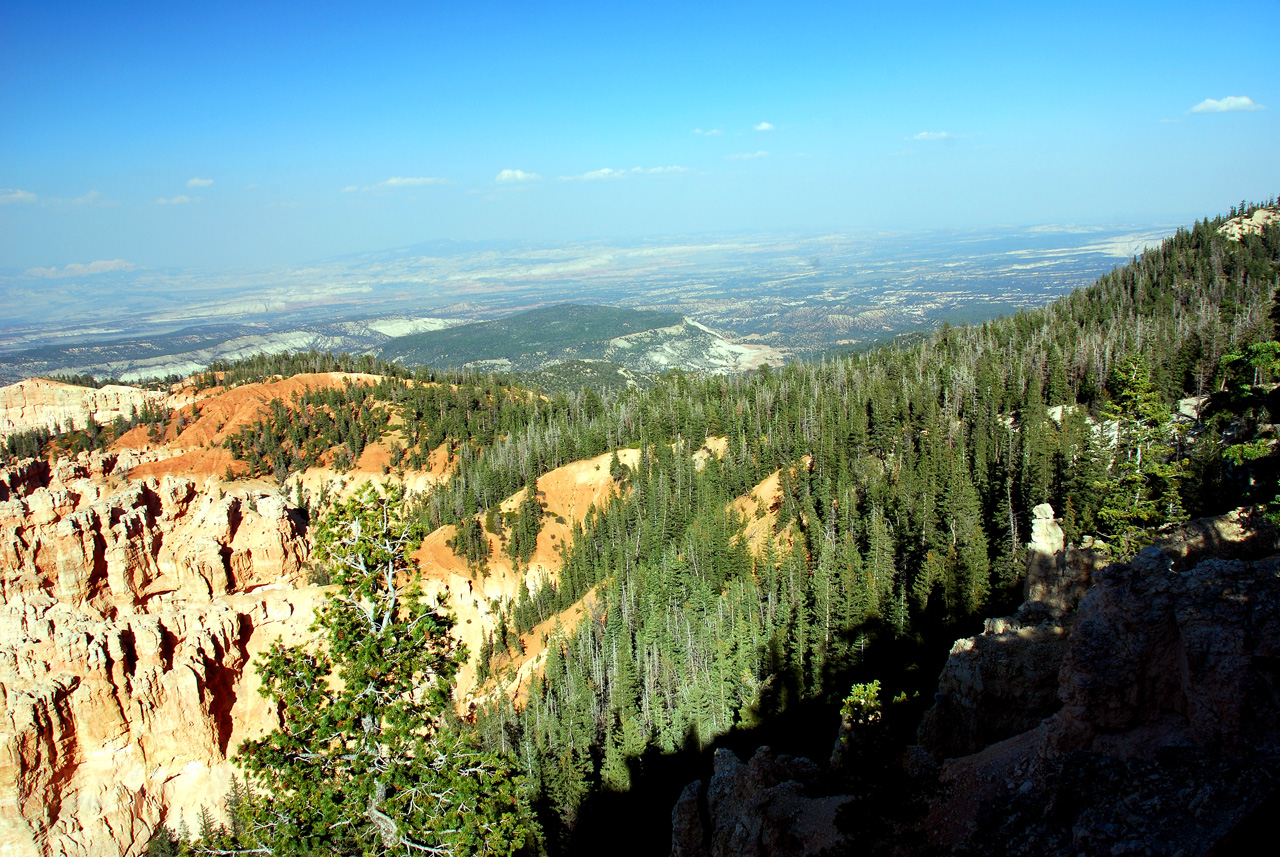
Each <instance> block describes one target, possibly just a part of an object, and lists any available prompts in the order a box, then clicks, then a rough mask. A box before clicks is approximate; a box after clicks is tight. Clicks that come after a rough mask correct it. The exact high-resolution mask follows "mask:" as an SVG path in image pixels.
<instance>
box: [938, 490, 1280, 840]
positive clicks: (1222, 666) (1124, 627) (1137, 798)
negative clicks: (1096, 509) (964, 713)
mask: <svg viewBox="0 0 1280 857" xmlns="http://www.w3.org/2000/svg"><path fill="white" fill-rule="evenodd" d="M1276 547H1277V543H1276V529H1275V527H1274V526H1272V525H1271V524H1270V523H1269V522H1268V521H1266V520H1265V518H1263V517H1262V516H1260V515H1255V514H1252V513H1250V512H1249V511H1243V510H1242V511H1237V512H1235V513H1232V514H1230V515H1225V516H1222V517H1219V518H1213V519H1206V520H1203V521H1198V522H1194V523H1192V524H1188V525H1186V526H1184V527H1181V528H1179V529H1176V530H1173V531H1170V532H1166V533H1165V534H1164V535H1163V536H1162V537H1161V538H1160V539H1159V540H1158V541H1157V542H1156V544H1155V545H1153V546H1152V547H1149V548H1147V549H1146V550H1144V551H1142V552H1141V553H1140V554H1139V555H1138V556H1137V557H1135V558H1134V559H1133V560H1131V561H1129V562H1123V563H1114V564H1111V565H1108V566H1106V567H1105V568H1103V569H1099V570H1097V571H1095V572H1094V573H1093V575H1092V577H1093V585H1092V586H1091V587H1090V588H1089V590H1088V592H1087V594H1086V595H1085V597H1084V598H1083V599H1081V600H1080V602H1079V605H1078V608H1077V610H1076V611H1075V618H1074V620H1073V621H1072V622H1071V623H1070V624H1071V627H1072V631H1071V634H1070V637H1069V639H1068V642H1067V647H1066V652H1065V655H1064V657H1063V659H1062V664H1061V668H1060V670H1059V672H1058V696H1059V698H1060V700H1061V703H1062V705H1061V709H1060V710H1059V711H1057V712H1056V713H1055V714H1053V715H1052V716H1051V717H1049V718H1047V719H1046V720H1045V721H1044V722H1042V723H1040V724H1038V725H1036V726H1035V727H1034V728H1031V729H1029V730H1028V731H1025V732H1023V733H1022V734H1020V735H1016V736H1014V737H1011V738H1009V739H1008V740H1004V741H1001V742H998V743H994V744H992V745H991V746H988V747H985V748H983V749H981V750H980V751H979V752H976V753H974V754H972V755H968V756H964V757H962V758H957V759H954V760H952V761H950V762H948V763H947V764H946V766H945V767H944V768H943V772H942V776H941V785H942V787H943V789H942V791H941V793H940V795H939V797H937V798H936V799H935V801H934V804H933V807H932V810H931V812H930V813H929V816H928V818H927V820H926V822H925V823H924V824H923V825H922V826H921V830H925V831H928V835H929V838H930V839H931V840H932V844H933V846H934V847H935V848H936V849H937V850H939V851H943V852H946V853H960V854H987V853H992V852H993V851H994V850H999V851H1000V852H1001V853H1006V854H1023V855H1032V854H1036V855H1041V854H1047V855H1075V854H1079V853H1084V854H1130V853H1133V854H1143V853H1146V854H1173V853H1182V854H1185V855H1188V857H1190V855H1195V854H1204V853H1206V852H1207V851H1209V850H1210V849H1211V848H1213V847H1214V846H1215V843H1218V842H1219V841H1220V840H1222V839H1223V837H1225V836H1228V835H1230V834H1231V831H1232V830H1233V829H1234V828H1236V827H1237V826H1238V825H1240V824H1242V823H1243V821H1244V819H1246V817H1247V816H1248V815H1249V813H1250V812H1251V811H1252V810H1253V809H1254V808H1255V807H1256V806H1258V805H1259V803H1260V802H1261V801H1263V800H1264V799H1266V798H1267V797H1268V795H1269V794H1271V793H1273V792H1274V791H1275V782H1276V781H1277V779H1280V693H1278V692H1277V688H1278V687H1280V666H1278V665H1280V556H1276V555H1275V550H1276ZM1028 652H1029V650H1028ZM950 669H951V667H948V670H950ZM1001 702H1002V697H1000V696H988V697H986V698H982V699H981V700H980V705H982V706H985V710H986V711H987V712H988V713H991V714H993V713H994V712H995V711H996V709H997V707H998V706H999V705H1000V704H1001ZM935 728H936V729H937V730H939V731H941V730H942V729H944V728H945V723H943V722H942V721H941V720H939V721H938V722H937V723H936V724H935Z"/></svg>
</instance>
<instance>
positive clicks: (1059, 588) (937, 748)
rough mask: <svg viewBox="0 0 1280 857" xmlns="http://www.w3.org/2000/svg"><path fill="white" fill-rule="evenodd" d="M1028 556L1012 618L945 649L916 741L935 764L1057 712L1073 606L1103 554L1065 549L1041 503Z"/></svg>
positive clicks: (990, 622)
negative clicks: (948, 652)
mask: <svg viewBox="0 0 1280 857" xmlns="http://www.w3.org/2000/svg"><path fill="white" fill-rule="evenodd" d="M1028 554H1029V556H1028V562H1027V582H1026V601H1025V602H1024V603H1023V604H1022V606H1021V607H1020V608H1019V609H1018V612H1017V613H1016V614H1014V615H1013V616H1007V617H1004V618H1001V619H988V620H987V622H986V627H985V628H984V629H983V632H982V634H980V635H979V636H977V637H969V638H966V639H962V640H957V641H956V643H955V645H954V646H953V647H952V649H951V655H950V657H949V658H948V659H947V665H946V667H944V669H943V671H942V676H941V677H940V678H939V680H938V693H937V696H936V700H935V703H934V707H933V708H931V709H930V710H929V711H928V712H927V713H926V714H925V717H924V720H923V721H922V722H921V725H920V731H919V737H918V740H919V742H920V745H921V746H922V747H924V748H925V749H926V750H927V751H929V753H930V754H932V755H933V756H935V757H936V758H939V759H942V758H951V757H955V756H964V755H967V754H969V753H975V752H977V751H978V750H980V749H982V748H983V747H985V746H987V745H988V744H992V743H994V742H996V741H1001V740H1004V739H1005V738H1009V737H1012V736H1014V735H1017V734H1019V733H1020V732H1025V731H1026V730H1028V729H1031V728H1032V727H1034V726H1036V725H1037V724H1039V723H1040V721H1041V720H1043V719H1044V718H1046V717H1048V716H1050V715H1052V714H1053V713H1054V712H1056V711H1057V710H1058V709H1059V708H1060V707H1061V702H1060V700H1059V698H1058V670H1059V668H1060V667H1061V666H1062V661H1063V658H1064V657H1066V654H1067V640H1068V638H1069V636H1070V634H1071V629H1072V626H1073V624H1074V620H1075V610H1076V605H1077V604H1078V603H1079V602H1080V599H1081V598H1083V597H1084V593H1085V592H1086V591H1087V590H1088V587H1089V584H1090V582H1091V579H1092V576H1093V574H1094V573H1095V572H1096V571H1097V570H1098V569H1100V568H1102V567H1103V566H1104V565H1105V555H1104V554H1102V553H1100V552H1099V551H1097V550H1095V549H1094V547H1093V543H1092V542H1091V541H1090V542H1088V543H1087V544H1086V546H1084V547H1081V548H1075V547H1070V548H1068V547H1066V546H1065V545H1064V538H1063V533H1062V528H1061V527H1060V526H1058V523H1057V521H1055V520H1054V517H1053V507H1051V506H1050V505H1049V504H1047V503H1045V504H1042V505H1040V506H1037V507H1036V509H1035V519H1034V523H1033V526H1032V541H1031V544H1030V545H1029V551H1028Z"/></svg>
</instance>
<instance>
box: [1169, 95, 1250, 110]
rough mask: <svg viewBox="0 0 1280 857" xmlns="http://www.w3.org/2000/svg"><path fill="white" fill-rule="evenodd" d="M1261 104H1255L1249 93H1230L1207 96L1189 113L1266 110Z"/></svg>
mask: <svg viewBox="0 0 1280 857" xmlns="http://www.w3.org/2000/svg"><path fill="white" fill-rule="evenodd" d="M1266 109H1267V108H1266V107H1264V106H1262V105H1261V104H1254V103H1253V99H1252V98H1250V97H1249V96H1247V95H1228V96H1227V97H1226V98H1223V99H1217V98H1206V99H1205V100H1204V101H1201V102H1200V103H1199V104H1197V105H1196V106H1195V107H1192V108H1191V109H1190V110H1188V111H1187V112H1188V113H1235V112H1236V111H1238V110H1266Z"/></svg>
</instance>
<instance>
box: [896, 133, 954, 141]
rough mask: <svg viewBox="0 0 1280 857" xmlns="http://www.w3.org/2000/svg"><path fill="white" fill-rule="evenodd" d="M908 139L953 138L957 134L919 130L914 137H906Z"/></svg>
mask: <svg viewBox="0 0 1280 857" xmlns="http://www.w3.org/2000/svg"><path fill="white" fill-rule="evenodd" d="M907 139H908V140H955V139H958V137H957V135H955V134H950V133H948V132H946V131H921V132H920V133H919V134H916V135H915V136H914V137H908V138H907Z"/></svg>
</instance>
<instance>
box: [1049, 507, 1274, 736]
mask: <svg viewBox="0 0 1280 857" xmlns="http://www.w3.org/2000/svg"><path fill="white" fill-rule="evenodd" d="M1259 536H1260V537H1259V538H1257V539H1256V540H1255V541H1254V542H1250V541H1248V540H1242V541H1237V542H1234V543H1233V546H1234V547H1236V548H1237V550H1235V551H1233V552H1234V553H1237V554H1240V553H1247V546H1248V545H1250V544H1251V543H1253V544H1255V547H1261V548H1263V549H1264V550H1265V551H1266V552H1268V553H1269V552H1270V549H1271V548H1273V547H1274V541H1275V538H1274V530H1266V531H1263V532H1262V533H1259ZM1185 562H1186V561H1185V560H1184V566H1185ZM1059 692H1060V695H1061V697H1062V700H1063V708H1062V711H1061V712H1059V713H1058V714H1057V715H1056V716H1055V717H1054V719H1053V720H1052V721H1051V722H1050V723H1049V724H1048V727H1049V728H1048V734H1047V735H1046V739H1045V752H1046V754H1047V755H1055V756H1056V755H1060V754H1062V753H1066V752H1070V751H1072V750H1087V751H1090V752H1101V753H1105V754H1107V755H1110V756H1117V757H1121V758H1127V757H1130V756H1145V755H1150V754H1151V753H1152V752H1154V751H1155V750H1156V749H1157V748H1160V747H1168V746H1196V747H1218V748H1221V750H1222V751H1223V752H1226V753H1228V754H1230V755H1236V756H1239V755H1241V754H1244V753H1248V752H1250V751H1251V750H1252V749H1253V748H1256V747H1259V746H1263V745H1268V744H1270V745H1277V746H1280V740H1278V739H1280V557H1276V556H1272V557H1270V558H1267V559H1258V560H1245V559H1223V558H1219V557H1215V558H1212V559H1204V560H1202V561H1200V562H1197V563H1195V564H1194V565H1190V566H1189V567H1185V570H1183V571H1179V570H1178V565H1176V564H1175V556H1170V555H1169V554H1168V553H1166V552H1165V551H1164V550H1162V548H1161V546H1159V545H1156V546H1152V547H1149V548H1147V549H1146V550H1144V551H1142V553H1140V554H1139V555H1138V556H1137V557H1136V558H1135V559H1134V560H1133V561H1132V562H1129V563H1117V564H1115V565H1112V566H1109V567H1108V568H1107V569H1106V570H1105V571H1104V572H1102V573H1100V574H1099V575H1098V576H1097V583H1096V584H1095V586H1094V587H1093V589H1092V590H1091V591H1090V593H1089V595H1088V597H1087V598H1085V599H1084V601H1083V602H1082V603H1081V605H1080V613H1079V619H1078V621H1077V623H1076V628H1075V633H1074V634H1073V636H1072V639H1071V648H1070V651H1069V652H1068V653H1067V656H1066V659H1065V661H1064V663H1063V666H1062V673H1061V688H1060V691H1059Z"/></svg>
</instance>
